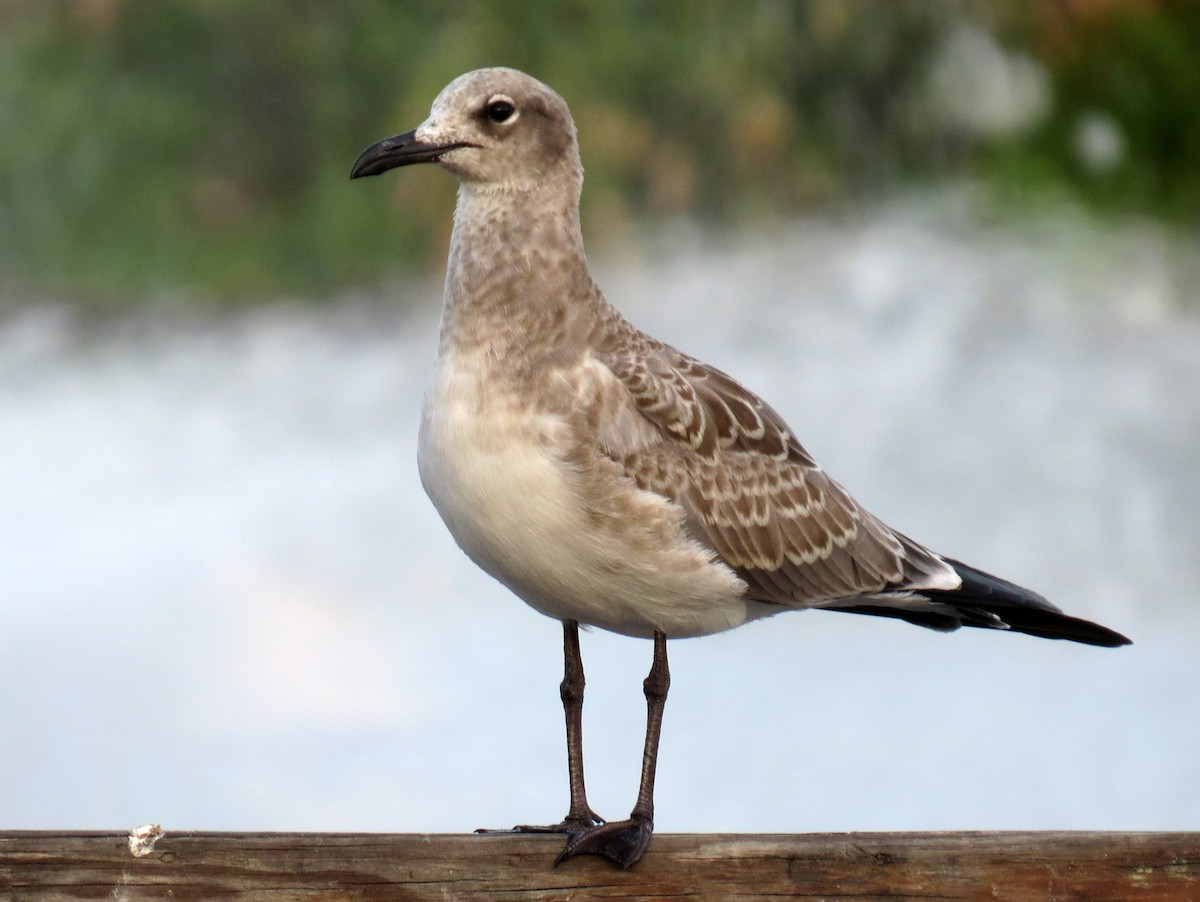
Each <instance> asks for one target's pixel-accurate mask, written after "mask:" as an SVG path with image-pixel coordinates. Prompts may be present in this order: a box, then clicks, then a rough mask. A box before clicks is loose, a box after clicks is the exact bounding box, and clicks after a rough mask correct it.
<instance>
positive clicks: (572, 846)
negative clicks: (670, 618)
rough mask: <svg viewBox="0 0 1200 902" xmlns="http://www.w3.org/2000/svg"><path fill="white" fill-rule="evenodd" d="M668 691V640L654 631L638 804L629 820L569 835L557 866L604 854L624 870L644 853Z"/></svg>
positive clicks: (651, 819) (650, 827)
mask: <svg viewBox="0 0 1200 902" xmlns="http://www.w3.org/2000/svg"><path fill="white" fill-rule="evenodd" d="M670 688H671V672H670V670H669V669H668V667H667V637H666V634H665V633H660V632H655V634H654V663H653V664H652V665H651V666H650V674H649V676H647V677H646V681H645V682H644V683H643V684H642V689H643V691H644V692H645V694H646V745H645V748H644V750H643V752H642V781H641V784H640V785H639V787H638V796H637V803H636V804H635V805H634V806H633V811H631V812H630V813H629V819H628V820H624V821H610V822H609V823H607V824H599V825H597V826H594V827H589V828H587V829H584V830H581V831H579V832H576V833H572V834H571V835H570V837H569V838H568V839H567V845H566V847H565V848H564V849H563V850H562V852H560V853H559V856H558V858H557V859H556V860H555V862H554V863H555V864H556V865H557V864H561V863H562V862H564V861H566V860H567V859H568V858H573V857H575V856H576V855H603V856H604V857H606V858H610V859H612V860H613V861H615V862H616V863H617V864H619V865H620V866H621V867H623V868H630V867H633V865H635V864H637V862H638V861H639V860H640V859H641V857H642V855H643V854H644V853H645V851H646V847H647V846H649V845H650V836H651V834H653V832H654V771H655V767H656V766H657V763H658V739H659V736H660V734H661V733H662V716H663V708H664V707H665V706H666V703H667V691H668V690H669V689H670Z"/></svg>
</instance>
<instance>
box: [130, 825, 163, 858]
mask: <svg viewBox="0 0 1200 902" xmlns="http://www.w3.org/2000/svg"><path fill="white" fill-rule="evenodd" d="M162 836H163V828H162V827H160V826H159V825H158V824H143V825H142V826H140V827H134V828H133V829H132V830H130V831H129V851H130V852H131V853H132V854H133V857H134V858H145V857H146V856H147V855H149V854H150V853H151V852H153V851H154V844H155V843H156V842H158V841H159V840H160V839H162Z"/></svg>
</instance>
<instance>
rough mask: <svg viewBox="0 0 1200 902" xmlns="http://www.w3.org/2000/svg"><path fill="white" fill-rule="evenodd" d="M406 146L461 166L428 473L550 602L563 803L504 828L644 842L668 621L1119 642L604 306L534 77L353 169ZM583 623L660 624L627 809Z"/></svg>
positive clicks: (507, 81) (571, 140) (463, 519)
mask: <svg viewBox="0 0 1200 902" xmlns="http://www.w3.org/2000/svg"><path fill="white" fill-rule="evenodd" d="M412 163H437V164H439V165H440V166H441V167H442V168H443V169H446V170H448V171H449V172H450V173H452V174H453V175H454V176H456V177H457V178H458V181H459V189H458V203H457V207H456V208H455V211H454V231H453V236H452V238H451V243H450V259H449V264H448V269H447V273H446V288H445V308H444V311H443V314H442V325H441V336H440V340H439V344H438V355H437V363H436V367H435V376H434V382H433V387H432V389H431V391H430V393H429V396H428V398H427V399H426V402H425V409H424V413H423V415H422V419H421V435H420V446H419V466H420V472H421V481H422V483H423V484H424V486H425V490H426V492H428V494H429V497H430V498H431V499H432V500H433V503H434V506H435V507H437V510H438V513H440V514H441V516H442V519H443V520H444V521H445V523H446V526H447V527H448V528H449V530H450V533H451V534H452V535H453V536H454V539H455V541H456V542H457V543H458V545H459V546H460V547H461V548H462V550H463V551H465V552H466V553H467V555H468V556H469V557H470V558H471V560H473V561H474V562H475V563H476V564H478V565H479V566H480V567H482V568H483V569H484V570H485V571H487V572H488V573H490V574H491V575H492V576H493V577H495V578H496V579H498V580H499V581H500V582H501V583H503V584H504V585H506V586H507V587H508V588H509V589H511V590H512V591H513V592H514V593H516V594H517V595H518V596H520V597H521V598H522V599H524V600H525V601H526V602H527V603H528V604H530V605H531V606H532V607H533V608H535V609H536V610H538V611H540V612H542V613H543V614H546V615H547V616H550V617H553V618H555V619H556V620H560V621H562V624H563V636H564V656H565V662H566V664H565V674H564V677H563V681H562V685H561V687H560V692H561V697H562V701H563V707H564V709H565V712H566V722H567V761H568V771H569V776H570V791H571V801H570V808H569V809H568V811H567V816H566V817H565V818H564V819H563V821H562V822H561V823H558V824H552V825H549V826H544V827H543V826H520V827H515V828H513V829H514V830H517V831H520V832H549V833H564V834H566V835H567V841H566V846H565V848H564V849H563V851H562V853H561V854H560V855H559V856H558V859H557V861H558V862H561V861H563V860H564V859H567V858H570V857H572V856H575V855H581V854H595V855H603V856H607V857H608V858H610V859H612V860H613V861H615V862H617V863H618V864H620V865H621V866H623V867H629V866H631V865H633V864H634V863H636V862H637V861H638V859H639V858H641V856H642V854H643V852H644V851H645V850H646V847H647V845H648V844H649V842H650V836H651V833H652V831H653V820H654V800H653V796H654V769H655V762H656V758H657V754H658V738H659V732H660V728H661V725H662V713H663V705H664V702H665V701H666V696H667V689H668V687H669V685H670V674H669V672H668V669H667V640H668V639H676V638H684V637H688V636H704V635H708V634H710V633H717V632H721V631H722V630H727V629H732V628H733V627H736V626H740V625H741V624H743V623H746V622H748V621H750V620H756V619H758V618H760V617H767V616H770V615H772V614H777V613H779V612H781V611H789V610H797V609H804V608H817V609H820V610H826V611H848V612H851V613H855V614H874V615H879V616H883V617H895V618H899V619H901V620H906V621H908V622H909V623H914V624H917V625H919V626H924V627H929V628H931V629H935V630H941V631H945V632H949V631H951V630H955V629H958V628H959V627H960V626H972V627H982V628H986V629H995V630H1007V631H1009V632H1016V633H1027V634H1029V635H1032V636H1041V637H1044V638H1048V639H1069V640H1071V641H1074V642H1083V643H1086V644H1089V645H1101V646H1118V645H1125V644H1127V643H1128V642H1129V640H1128V639H1126V638H1125V637H1124V636H1122V635H1120V634H1118V633H1115V632H1113V631H1112V630H1110V629H1107V628H1105V627H1103V626H1099V625H1098V624H1095V623H1091V622H1089V621H1087V620H1080V619H1078V618H1075V617H1069V616H1067V615H1065V614H1063V613H1062V612H1061V611H1059V609H1058V608H1056V607H1054V606H1053V605H1052V604H1050V603H1049V602H1048V601H1046V599H1044V598H1043V597H1042V596H1040V595H1038V594H1037V593H1035V592H1031V591H1029V590H1028V589H1023V588H1021V587H1019V586H1016V585H1013V584H1012V583H1009V582H1006V581H1005V580H1002V579H999V578H997V577H995V576H991V575H989V574H987V573H984V572H982V571H980V570H976V569H975V568H973V567H969V566H967V565H966V564H962V563H960V562H958V561H956V560H953V559H952V558H948V557H946V556H944V555H940V554H937V553H935V552H933V551H930V550H929V549H927V548H924V547H923V546H921V545H919V544H917V543H916V542H914V541H913V540H912V539H909V538H908V537H907V536H905V535H903V534H901V533H899V532H897V531H895V530H894V529H892V528H891V527H889V526H887V525H885V524H884V523H883V522H881V521H880V520H879V519H877V518H876V517H874V516H873V515H871V514H870V513H869V512H868V511H866V510H864V509H863V508H862V507H861V506H860V505H859V504H858V503H857V502H856V501H855V500H854V499H853V498H851V497H850V495H849V494H847V492H846V490H845V489H843V488H842V487H841V486H840V485H838V483H836V482H834V481H833V480H832V479H831V478H830V477H829V476H827V475H826V473H825V471H824V470H822V469H821V468H820V467H819V466H817V464H816V463H815V462H814V461H813V459H812V457H810V456H809V454H808V452H807V451H805V450H804V448H803V447H802V446H801V445H800V443H799V442H798V441H797V440H796V438H795V436H794V435H792V433H791V431H790V430H789V429H788V427H787V425H786V424H785V423H784V421H783V420H782V419H781V418H780V416H779V415H778V414H777V413H776V412H775V411H774V410H772V409H771V408H770V407H769V406H767V404H766V403H765V402H763V401H762V400H760V399H759V398H758V397H756V396H755V395H754V394H753V393H751V392H750V391H748V390H747V389H745V388H743V387H742V386H741V385H740V384H739V383H738V382H736V381H735V380H734V379H733V378H731V377H730V376H728V375H726V374H725V373H723V372H721V371H720V370H718V369H716V368H715V367H711V366H709V365H707V364H704V363H701V362H700V361H698V360H696V359H695V358H692V357H689V356H688V355H686V354H684V353H682V352H680V351H677V350H676V349H675V348H673V347H670V346H669V345H666V344H663V343H662V342H660V341H657V340H655V339H653V338H651V337H650V336H649V335H646V334H645V333H643V332H640V331H639V330H638V329H637V328H635V327H634V326H633V325H631V324H630V323H629V322H628V321H627V320H626V319H625V318H624V317H622V316H621V314H620V313H618V312H617V311H616V310H615V309H614V308H613V307H612V306H610V305H609V303H608V302H607V301H606V300H605V299H604V295H603V294H601V293H600V289H599V288H598V287H597V286H596V283H595V282H594V281H592V277H591V275H590V274H589V272H588V266H587V261H586V259H585V257H584V250H583V239H582V237H581V234H580V226H579V196H580V191H581V189H582V186H583V168H582V166H581V165H580V160H579V147H578V144H577V142H576V134H575V124H574V122H573V121H572V119H571V114H570V111H569V110H568V109H567V105H566V103H565V102H564V101H563V99H562V98H561V97H559V95H558V94H556V93H555V92H554V91H552V90H551V89H550V88H548V87H547V86H546V85H544V84H542V83H541V82H539V81H537V80H536V79H534V78H532V77H530V76H528V75H526V74H524V73H522V72H518V71H516V70H513V69H502V68H497V69H480V70H478V71H475V72H469V73H467V74H466V75H462V76H460V77H459V78H457V79H455V80H454V81H453V82H451V83H450V84H449V85H448V86H447V87H446V88H445V89H444V90H443V91H442V93H441V94H439V95H438V97H437V99H436V100H435V101H434V103H433V108H432V110H431V112H430V115H429V118H428V119H426V120H425V121H424V122H423V123H422V124H421V125H419V126H418V127H417V128H416V129H414V130H413V131H410V132H406V133H405V134H402V135H397V136H396V137H393V138H387V139H385V140H383V141H380V142H379V143H377V144H375V145H373V146H371V147H369V148H367V149H366V150H365V151H363V153H362V154H361V155H360V156H359V158H358V159H357V160H356V161H355V163H354V167H353V169H352V171H351V174H350V176H351V178H359V177H361V176H368V175H378V174H380V173H382V172H385V171H387V170H389V169H392V168H394V167H397V166H407V165H409V164H412ZM580 624H584V625H590V626H596V627H600V628H602V629H606V630H612V631H613V632H616V633H621V634H623V635H626V636H637V637H644V638H649V639H653V642H654V656H653V664H652V666H651V668H650V674H649V676H648V677H647V678H646V681H645V684H644V688H645V694H646V701H647V706H648V716H647V726H646V744H645V753H644V756H643V759H642V777H641V785H640V788H639V791H638V796H637V803H636V804H635V805H634V807H633V810H632V812H631V813H630V815H629V818H628V819H626V820H622V821H610V822H605V821H604V820H603V819H602V818H600V817H599V816H598V815H597V814H596V813H595V812H593V811H592V809H591V808H590V807H589V806H588V802H587V795H586V793H585V790H584V777H583V739H582V727H581V712H582V706H583V687H584V677H583V662H582V660H581V658H580V654H579V625H580ZM556 863H557V862H556Z"/></svg>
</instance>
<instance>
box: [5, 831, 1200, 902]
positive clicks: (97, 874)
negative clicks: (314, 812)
mask: <svg viewBox="0 0 1200 902" xmlns="http://www.w3.org/2000/svg"><path fill="white" fill-rule="evenodd" d="M561 846H562V838H561V837H554V836H518V835H501V836H475V835H470V834H467V835H459V834H411V833H410V834H343V833H338V834H328V833H187V832H178V833H175V832H171V831H167V833H166V834H165V836H163V838H161V839H160V840H158V842H157V843H156V844H155V846H154V848H153V851H151V852H150V853H149V854H147V855H146V856H145V857H135V856H134V855H133V854H132V853H131V852H130V848H129V843H128V836H127V835H126V834H124V833H115V832H111V833H104V832H86V833H71V832H49V831H47V832H30V831H7V832H0V899H3V900H38V902H42V900H60V899H109V898H110V899H118V900H141V899H174V900H210V902H220V900H232V899H238V900H243V902H246V900H258V899H263V900H271V902H283V900H304V902H316V900H321V902H324V900H342V899H369V900H373V899H394V900H425V899H437V900H446V899H469V900H490V899H498V900H513V899H518V898H519V899H522V900H537V902H550V900H569V899H582V898H586V899H672V900H686V899H734V900H757V899H776V900H778V899H780V898H792V899H843V898H854V899H897V898H905V899H1003V900H1008V902H1022V900H1097V899H1122V900H1124V899H1138V900H1154V902H1157V900H1200V833H838V834H799V835H773V834H748V835H734V834H664V835H660V836H655V838H654V841H653V842H652V843H651V846H650V850H649V852H648V853H647V854H646V857H645V858H644V859H643V860H642V861H641V863H639V864H638V865H637V867H635V868H633V869H632V870H630V871H621V870H618V869H616V868H615V867H613V866H612V865H611V864H609V863H608V862H606V861H603V860H600V859H586V858H585V859H576V860H572V861H569V862H567V863H565V864H564V865H563V866H562V867H559V868H554V867H553V866H552V862H553V860H554V856H555V855H556V854H557V852H558V850H559V849H560V848H561Z"/></svg>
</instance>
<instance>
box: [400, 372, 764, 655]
mask: <svg viewBox="0 0 1200 902" xmlns="http://www.w3.org/2000/svg"><path fill="white" fill-rule="evenodd" d="M482 370H483V368H482V367H480V366H478V365H477V362H475V361H472V360H471V359H470V358H463V357H455V356H445V355H443V356H442V357H440V358H439V361H438V367H437V373H436V377H435V381H434V386H433V389H432V391H431V392H430V395H429V397H428V399H427V400H426V404H425V411H424V416H423V418H422V422H421V437H420V446H419V465H420V471H421V481H422V483H423V485H424V486H425V491H426V492H427V493H428V494H429V497H430V499H432V501H433V503H434V506H435V507H436V508H437V510H438V513H440V514H441V516H442V519H443V520H444V521H445V523H446V526H447V527H448V528H449V530H450V532H451V534H452V535H453V536H454V538H455V540H456V541H457V542H458V544H459V546H460V547H461V548H462V549H463V551H465V552H466V553H467V555H468V556H470V558H471V559H472V560H473V561H475V563H476V564H478V565H479V566H480V567H482V568H483V569H484V570H485V571H487V572H488V573H490V574H491V575H492V576H494V577H495V578H496V579H498V580H500V581H501V582H502V583H504V584H505V585H506V586H508V587H509V588H510V589H511V590H512V591H513V592H515V593H516V594H517V595H519V596H520V597H521V598H522V599H524V600H525V601H526V602H528V603H529V604H530V605H532V606H533V607H534V608H535V609H537V610H538V611H541V612H542V613H544V614H547V615H548V616H551V617H554V618H557V619H560V620H565V619H571V620H577V621H579V622H580V623H585V624H591V625H594V626H598V627H601V628H603V629H608V630H612V631H614V632H618V633H624V634H626V635H632V636H649V635H651V634H652V633H653V632H654V631H655V630H662V631H664V632H666V633H667V635H668V636H672V637H683V636H696V635H704V634H707V633H713V632H719V631H721V630H725V629H730V628H732V627H735V626H738V625H740V624H742V623H744V622H745V621H746V620H747V619H750V618H752V617H755V616H761V615H763V614H765V613H768V612H769V611H771V610H772V609H771V608H769V607H767V606H764V605H759V604H757V603H754V602H746V601H745V600H744V599H743V597H742V596H743V594H744V592H745V584H744V583H743V582H742V580H741V579H739V578H738V577H737V576H736V575H735V574H734V573H733V572H732V571H731V570H730V569H729V568H728V567H726V566H725V565H724V564H722V563H720V562H716V561H714V560H713V556H712V554H711V552H710V551H708V550H707V549H705V548H703V547H701V546H700V545H699V544H697V543H696V542H694V541H693V540H691V539H690V538H688V537H687V535H686V534H685V533H684V531H683V527H682V517H681V515H680V511H679V509H678V508H677V507H676V505H674V504H673V503H672V502H670V501H668V500H667V499H665V498H662V497H660V496H658V495H655V494H653V493H650V492H644V491H641V490H640V489H638V488H637V487H636V486H635V485H634V484H633V483H632V481H630V480H627V479H625V478H624V477H620V476H619V475H616V476H613V477H612V478H611V480H610V481H606V482H605V483H604V484H603V486H602V491H603V492H604V493H605V494H606V495H607V494H608V493H617V495H618V496H619V497H617V498H615V499H614V498H612V497H606V498H603V499H600V498H595V497H593V498H589V493H592V494H595V493H596V492H597V490H598V487H597V485H596V482H595V479H592V480H591V481H585V480H583V479H581V478H580V473H579V471H578V469H577V467H575V466H573V465H571V464H569V463H568V462H567V458H568V452H569V451H570V450H571V443H572V442H576V441H578V437H576V436H575V435H573V433H572V431H571V429H570V427H569V426H568V424H567V423H566V422H565V420H564V419H561V418H559V417H557V416H555V415H553V414H550V413H545V412H538V411H536V410H534V409H532V408H531V406H530V403H529V398H530V395H529V394H528V393H526V394H525V395H523V396H522V395H518V394H517V393H516V392H512V391H508V390H504V389H503V388H499V387H498V386H497V384H496V380H495V379H488V378H487V374H486V373H484V372H483V371H482ZM521 397H525V398H526V402H525V403H524V404H523V403H522V402H521V400H520V399H521ZM533 397H536V394H535V395H533ZM585 486H586V488H585ZM614 500H615V501H616V502H617V503H612V502H613V501H614ZM593 502H595V503H593ZM618 513H620V514H622V515H617V514H618Z"/></svg>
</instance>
